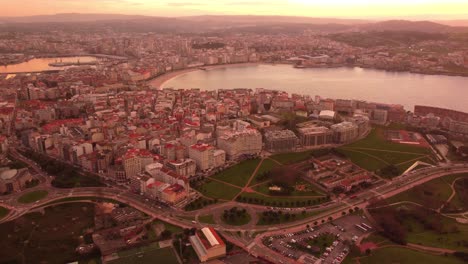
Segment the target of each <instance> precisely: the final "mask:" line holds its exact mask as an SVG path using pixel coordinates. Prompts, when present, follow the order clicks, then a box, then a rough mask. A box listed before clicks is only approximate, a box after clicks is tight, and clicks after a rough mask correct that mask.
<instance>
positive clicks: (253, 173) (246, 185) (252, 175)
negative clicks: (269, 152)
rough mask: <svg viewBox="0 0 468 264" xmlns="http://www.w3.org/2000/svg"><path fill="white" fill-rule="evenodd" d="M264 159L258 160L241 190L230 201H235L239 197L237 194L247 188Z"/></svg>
mask: <svg viewBox="0 0 468 264" xmlns="http://www.w3.org/2000/svg"><path fill="white" fill-rule="evenodd" d="M264 160H265V159H264V158H262V159H261V160H260V162H259V163H258V164H257V167H256V168H255V170H254V171H253V172H252V174H251V175H250V178H249V180H248V181H247V183H246V184H245V185H244V187H243V188H242V191H241V192H240V193H238V194H237V195H236V196H234V198H232V201H235V200H236V199H237V197H239V195H241V194H242V193H243V192H245V191H246V190H247V189H249V185H250V182H252V180H253V179H254V178H255V175H257V172H258V170H259V169H260V167H261V166H262V163H263V161H264Z"/></svg>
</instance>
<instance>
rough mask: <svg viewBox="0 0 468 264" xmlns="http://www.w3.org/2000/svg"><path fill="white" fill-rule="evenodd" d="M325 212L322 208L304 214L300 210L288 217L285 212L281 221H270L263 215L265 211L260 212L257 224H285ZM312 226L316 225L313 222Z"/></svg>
mask: <svg viewBox="0 0 468 264" xmlns="http://www.w3.org/2000/svg"><path fill="white" fill-rule="evenodd" d="M321 213H323V211H322V210H318V211H312V212H306V213H305V214H303V213H302V212H298V213H296V214H295V215H296V216H294V217H291V216H290V217H286V215H285V214H283V215H281V217H280V218H279V222H278V221H268V217H263V213H259V214H258V222H257V225H258V226H266V225H277V224H284V223H290V222H295V221H299V220H302V219H306V218H309V217H312V216H315V215H319V214H321ZM317 223H318V224H320V223H319V222H317ZM310 225H311V226H312V227H313V226H314V225H313V224H310Z"/></svg>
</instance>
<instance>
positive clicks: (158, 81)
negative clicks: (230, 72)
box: [148, 62, 262, 89]
mask: <svg viewBox="0 0 468 264" xmlns="http://www.w3.org/2000/svg"><path fill="white" fill-rule="evenodd" d="M259 64H262V63H253V62H247V63H233V64H222V65H208V66H201V68H204V69H206V70H207V71H209V70H213V69H219V68H228V67H235V66H251V65H259ZM193 71H201V69H200V67H197V68H190V69H182V70H177V71H172V72H167V73H165V74H163V75H161V76H159V77H156V78H154V79H153V80H151V81H149V82H148V84H149V85H150V86H151V87H152V88H155V89H160V88H161V87H163V86H164V84H165V83H166V82H168V81H170V80H172V79H173V78H175V77H177V76H180V75H184V74H187V73H190V72H193Z"/></svg>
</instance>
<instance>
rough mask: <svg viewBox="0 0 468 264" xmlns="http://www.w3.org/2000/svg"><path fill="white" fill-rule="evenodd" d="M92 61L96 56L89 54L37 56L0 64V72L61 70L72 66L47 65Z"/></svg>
mask: <svg viewBox="0 0 468 264" xmlns="http://www.w3.org/2000/svg"><path fill="white" fill-rule="evenodd" d="M78 60H80V62H93V61H96V60H97V58H96V57H91V56H80V57H64V58H38V59H32V60H29V61H25V62H22V63H18V64H12V65H6V66H2V65H0V73H18V72H40V71H47V70H62V69H66V68H69V67H73V66H65V67H53V66H49V63H54V62H60V61H61V62H77V61H78Z"/></svg>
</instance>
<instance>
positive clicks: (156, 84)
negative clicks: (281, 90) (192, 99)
mask: <svg viewBox="0 0 468 264" xmlns="http://www.w3.org/2000/svg"><path fill="white" fill-rule="evenodd" d="M253 65H291V67H293V68H298V69H314V68H315V69H320V68H343V67H344V68H355V67H358V68H362V69H373V70H378V71H385V72H401V73H405V72H406V73H412V74H421V75H439V76H455V77H468V74H457V73H451V72H445V73H440V72H433V71H415V70H404V71H403V70H402V71H399V70H390V69H381V68H375V67H369V66H364V65H349V64H347V65H345V64H343V65H321V66H315V67H314V66H309V67H295V66H294V65H293V64H290V63H284V62H278V63H269V62H246V63H233V64H220V65H208V66H200V67H195V68H186V69H180V70H175V71H170V72H166V73H164V74H162V75H159V76H157V77H155V78H153V79H151V80H148V83H149V86H150V87H151V88H153V89H161V87H163V86H164V84H166V83H167V82H169V81H170V80H172V79H174V78H176V77H178V76H181V75H184V74H187V73H190V72H194V71H201V70H202V69H201V68H203V69H204V70H213V69H219V68H229V67H236V66H253Z"/></svg>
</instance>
